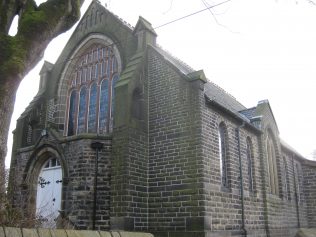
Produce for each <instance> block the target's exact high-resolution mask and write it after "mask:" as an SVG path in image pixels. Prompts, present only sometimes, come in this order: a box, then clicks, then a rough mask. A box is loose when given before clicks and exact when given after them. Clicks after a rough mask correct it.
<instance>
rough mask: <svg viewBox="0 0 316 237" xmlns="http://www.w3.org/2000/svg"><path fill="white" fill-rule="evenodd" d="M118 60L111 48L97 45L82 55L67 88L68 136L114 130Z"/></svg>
mask: <svg viewBox="0 0 316 237" xmlns="http://www.w3.org/2000/svg"><path fill="white" fill-rule="evenodd" d="M118 73H119V72H118V61H117V57H116V56H115V53H114V50H113V48H112V47H111V46H104V45H94V46H92V47H90V48H89V49H88V50H86V51H85V53H84V54H83V55H82V56H80V58H79V60H78V61H77V62H76V65H75V66H74V70H73V72H72V73H71V80H70V83H69V88H68V104H67V105H68V107H67V112H68V119H67V124H66V125H67V126H66V127H67V133H66V134H67V135H68V136H71V135H75V134H79V133H85V132H89V133H108V132H111V131H112V129H113V114H114V87H115V84H116V82H117V80H118V78H119V74H118Z"/></svg>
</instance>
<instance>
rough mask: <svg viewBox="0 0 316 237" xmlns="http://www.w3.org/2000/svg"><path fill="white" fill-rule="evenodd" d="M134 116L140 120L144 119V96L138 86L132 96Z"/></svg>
mask: <svg viewBox="0 0 316 237" xmlns="http://www.w3.org/2000/svg"><path fill="white" fill-rule="evenodd" d="M132 116H133V117H134V118H136V119H138V120H143V119H144V98H143V94H142V92H141V90H140V89H139V88H136V89H135V90H134V91H133V96H132Z"/></svg>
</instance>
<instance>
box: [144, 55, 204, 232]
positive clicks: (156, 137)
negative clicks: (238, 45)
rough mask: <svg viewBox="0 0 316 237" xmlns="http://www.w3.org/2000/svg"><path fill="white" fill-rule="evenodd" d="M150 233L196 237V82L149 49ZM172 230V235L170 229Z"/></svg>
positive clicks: (199, 212) (199, 226)
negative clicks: (188, 78)
mask: <svg viewBox="0 0 316 237" xmlns="http://www.w3.org/2000/svg"><path fill="white" fill-rule="evenodd" d="M147 73H148V78H147V80H148V81H147V83H148V88H149V92H148V93H149V179H148V185H149V199H148V203H149V204H148V205H149V206H148V208H149V231H150V232H154V233H155V236H186V235H185V233H184V232H186V234H190V233H191V235H192V236H199V235H197V233H200V234H202V233H201V231H203V229H204V224H203V223H204V217H203V216H204V203H203V202H202V200H201V196H200V191H201V190H202V183H201V182H199V181H200V177H201V169H200V167H201V166H200V157H201V149H200V143H199V134H200V132H201V127H200V124H201V123H200V121H199V120H200V108H199V102H200V98H201V96H202V95H203V91H201V90H200V83H201V82H200V81H195V82H188V81H186V80H185V79H184V78H182V77H181V76H180V73H179V72H178V71H177V70H176V69H175V68H174V67H173V66H172V65H171V64H170V63H168V62H167V61H166V60H164V59H163V58H162V56H160V55H159V54H158V53H157V52H156V51H154V50H153V49H149V52H148V72H147ZM175 231H177V233H175Z"/></svg>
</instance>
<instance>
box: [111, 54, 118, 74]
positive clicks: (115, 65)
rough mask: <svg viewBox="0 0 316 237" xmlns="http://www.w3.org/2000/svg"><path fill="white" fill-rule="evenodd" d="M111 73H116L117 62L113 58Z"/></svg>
mask: <svg viewBox="0 0 316 237" xmlns="http://www.w3.org/2000/svg"><path fill="white" fill-rule="evenodd" d="M112 72H117V60H116V58H115V57H113V59H112Z"/></svg>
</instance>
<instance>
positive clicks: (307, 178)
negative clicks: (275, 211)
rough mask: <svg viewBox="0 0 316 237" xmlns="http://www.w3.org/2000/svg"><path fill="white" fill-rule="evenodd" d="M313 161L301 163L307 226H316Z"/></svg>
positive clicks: (315, 175)
mask: <svg viewBox="0 0 316 237" xmlns="http://www.w3.org/2000/svg"><path fill="white" fill-rule="evenodd" d="M313 163H314V164H313ZM313 163H312V162H306V163H304V164H303V165H302V170H303V176H304V191H305V192H304V194H305V198H306V202H307V218H308V227H310V228H315V227H316V209H315V207H316V165H315V162H313Z"/></svg>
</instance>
